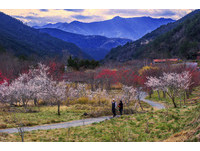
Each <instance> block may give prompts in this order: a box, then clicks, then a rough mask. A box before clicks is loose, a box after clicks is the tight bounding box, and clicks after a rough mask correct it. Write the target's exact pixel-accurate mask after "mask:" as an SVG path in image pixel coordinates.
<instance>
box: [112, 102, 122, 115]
mask: <svg viewBox="0 0 200 151" xmlns="http://www.w3.org/2000/svg"><path fill="white" fill-rule="evenodd" d="M118 107H119V112H120V115H122V112H123V102H122V100H121V101H120V102H119V104H118ZM116 108H117V102H115V99H113V101H112V113H113V117H115V116H116Z"/></svg>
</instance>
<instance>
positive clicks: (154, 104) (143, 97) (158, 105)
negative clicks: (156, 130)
mask: <svg viewBox="0 0 200 151" xmlns="http://www.w3.org/2000/svg"><path fill="white" fill-rule="evenodd" d="M146 96H147V94H146V93H145V92H144V93H143V94H142V97H141V100H142V101H143V102H146V103H148V104H149V105H151V106H152V107H155V108H157V109H165V106H164V105H163V104H161V103H158V102H154V101H150V100H147V99H145V98H146Z"/></svg>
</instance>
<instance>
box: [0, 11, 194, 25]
mask: <svg viewBox="0 0 200 151" xmlns="http://www.w3.org/2000/svg"><path fill="white" fill-rule="evenodd" d="M0 11H1V12H4V13H5V14H8V15H11V16H13V17H15V18H17V19H19V20H21V21H22V22H24V23H25V24H27V25H29V26H42V25H45V24H48V23H57V22H67V23H70V22H72V21H74V20H77V21H81V22H94V21H102V20H108V19H112V18H113V17H115V16H120V17H124V18H130V17H141V16H150V17H153V18H161V17H163V18H172V19H174V20H177V19H179V18H181V17H183V16H185V15H186V14H188V13H190V12H191V11H192V9H0Z"/></svg>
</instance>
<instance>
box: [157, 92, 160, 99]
mask: <svg viewBox="0 0 200 151" xmlns="http://www.w3.org/2000/svg"><path fill="white" fill-rule="evenodd" d="M157 93H158V99H159V100H160V92H159V90H157Z"/></svg>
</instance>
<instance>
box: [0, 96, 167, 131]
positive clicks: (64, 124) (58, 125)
mask: <svg viewBox="0 0 200 151" xmlns="http://www.w3.org/2000/svg"><path fill="white" fill-rule="evenodd" d="M146 96H147V94H146V93H143V94H142V96H141V100H142V101H143V102H146V103H148V104H149V105H151V106H152V107H155V108H157V109H164V108H165V106H164V105H162V104H160V103H157V102H153V101H150V100H147V99H145V97H146ZM117 117H119V115H118V116H117ZM112 118H113V117H112V116H104V117H97V118H87V119H83V120H77V121H71V122H62V123H56V124H46V125H38V126H32V127H23V128H24V131H33V130H48V129H58V128H69V127H76V126H83V125H89V124H92V123H98V122H102V121H105V120H110V119H112ZM17 132H18V130H17V128H8V129H0V133H17Z"/></svg>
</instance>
